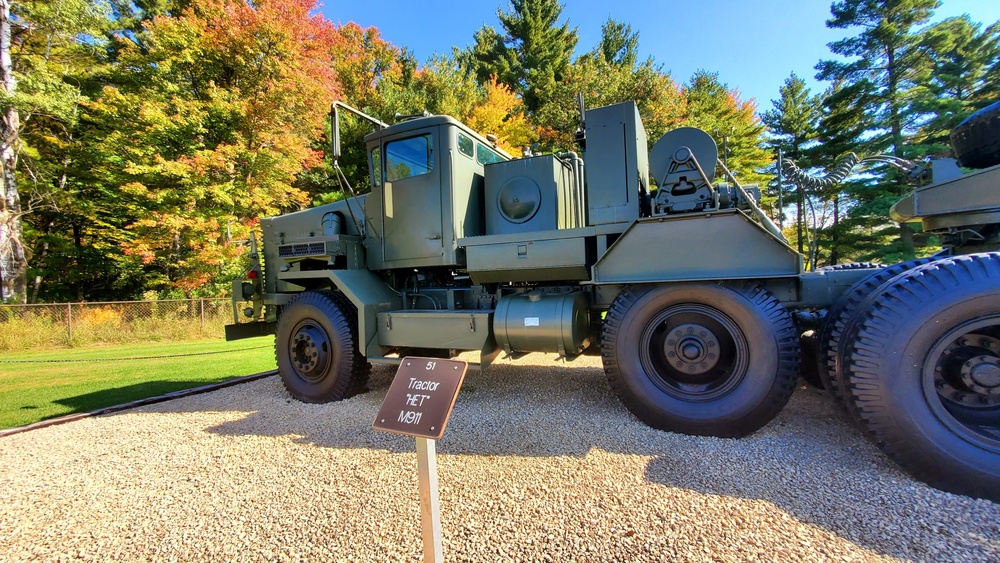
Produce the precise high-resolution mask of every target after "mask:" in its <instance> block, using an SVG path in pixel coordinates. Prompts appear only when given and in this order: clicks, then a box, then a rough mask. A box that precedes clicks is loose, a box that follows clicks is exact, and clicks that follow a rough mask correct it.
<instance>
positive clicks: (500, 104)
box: [468, 76, 537, 153]
mask: <svg viewBox="0 0 1000 563" xmlns="http://www.w3.org/2000/svg"><path fill="white" fill-rule="evenodd" d="M522 107H523V106H522V104H521V100H520V98H518V97H517V94H515V93H514V92H513V91H512V90H511V89H510V88H508V87H507V86H506V85H504V84H500V83H499V82H497V78H496V77H495V76H494V77H492V78H491V79H490V81H489V82H488V83H486V85H485V86H484V96H483V100H482V101H481V102H480V103H479V104H477V105H476V106H475V107H473V109H472V114H471V115H470V116H469V118H468V125H469V127H471V128H472V129H473V130H475V131H478V132H480V133H482V134H484V135H486V134H490V133H492V134H494V135H496V136H497V139H498V141H497V144H499V145H500V148H502V149H503V150H505V151H507V152H513V153H517V152H520V151H518V150H516V149H517V148H519V147H524V146H528V145H531V143H533V142H534V141H535V139H537V136H536V134H535V132H534V130H533V128H532V127H531V125H529V124H528V121H527V119H525V116H524V112H523V109H522Z"/></svg>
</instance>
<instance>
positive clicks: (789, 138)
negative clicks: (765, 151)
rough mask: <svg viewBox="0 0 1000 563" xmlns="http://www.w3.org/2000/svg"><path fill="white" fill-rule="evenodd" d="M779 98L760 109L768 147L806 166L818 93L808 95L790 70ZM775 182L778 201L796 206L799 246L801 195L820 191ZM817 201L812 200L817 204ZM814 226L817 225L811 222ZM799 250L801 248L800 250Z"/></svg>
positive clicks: (815, 124) (813, 137) (816, 121)
mask: <svg viewBox="0 0 1000 563" xmlns="http://www.w3.org/2000/svg"><path fill="white" fill-rule="evenodd" d="M778 91H779V93H780V94H781V98H780V99H778V100H771V104H772V106H773V109H771V110H768V111H766V112H764V113H763V114H762V115H761V119H762V121H763V122H764V125H766V126H767V128H768V131H769V133H770V134H771V138H770V140H769V141H768V143H767V145H768V147H769V148H770V149H771V150H773V151H777V150H780V151H781V152H782V156H783V158H787V159H791V160H793V161H794V162H795V163H796V164H797V165H798V166H799V167H800V168H802V169H806V168H809V166H810V163H809V160H808V158H806V153H805V149H806V145H807V144H808V143H811V142H813V141H815V140H816V138H817V135H818V131H817V127H818V125H819V118H820V99H819V96H813V95H810V92H809V88H807V87H806V83H805V81H804V80H802V79H801V78H799V77H798V76H796V75H795V73H794V72H793V73H792V74H791V75H790V76H789V77H788V78H786V79H785V84H784V85H783V86H782V87H781V88H779V90H778ZM788 185H789V186H792V188H793V189H787V188H786V186H775V188H776V189H780V190H782V194H781V195H782V204H783V205H784V204H787V203H788V202H792V201H794V202H795V208H796V226H797V228H796V231H795V232H796V240H797V241H798V243H799V245H800V247H801V246H802V244H803V235H802V230H803V221H804V219H805V215H806V214H805V203H806V202H805V197H806V196H807V195H808V197H817V199H821V194H806V193H804V190H803V188H802V187H800V186H793V185H791V184H788ZM818 204H819V202H818V201H817V202H815V204H814V206H815V205H818ZM777 213H781V214H784V209H778V210H777ZM813 227H814V229H815V228H816V227H817V225H815V224H814V225H813ZM800 252H801V250H800Z"/></svg>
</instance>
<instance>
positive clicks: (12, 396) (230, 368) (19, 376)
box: [0, 336, 275, 428]
mask: <svg viewBox="0 0 1000 563" xmlns="http://www.w3.org/2000/svg"><path fill="white" fill-rule="evenodd" d="M148 356H166V357H162V358H148V359H122V358H136V357H148ZM40 360H67V361H59V362H43V361H40ZM274 367H275V363H274V337H271V336H265V337H260V338H248V339H246V340H238V341H235V342H226V341H224V340H189V341H182V342H158V343H153V344H142V345H136V344H128V345H116V346H93V347H86V348H74V349H64V350H49V351H45V352H36V351H33V352H16V353H10V352H8V353H4V354H2V355H0V428H9V427H12V426H23V425H25V424H31V423H33V422H38V421H40V420H45V419H47V418H52V417H56V416H63V415H67V414H72V413H78V412H87V411H92V410H95V409H99V408H103V407H109V406H113V405H119V404H122V403H127V402H129V401H135V400H138V399H145V398H148V397H155V396H157V395H162V394H164V393H169V392H172V391H178V390H181V389H190V388H192V387H198V386H201V385H207V384H209V383H216V382H219V381H225V380H227V379H232V378H234V377H240V376H244V375H250V374H253V373H259V372H262V371H267V370H270V369H274Z"/></svg>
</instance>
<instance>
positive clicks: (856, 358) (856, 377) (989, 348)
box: [849, 253, 1000, 501]
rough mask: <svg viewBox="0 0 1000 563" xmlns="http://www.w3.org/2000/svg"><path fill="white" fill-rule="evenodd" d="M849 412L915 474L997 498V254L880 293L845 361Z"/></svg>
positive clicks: (918, 273)
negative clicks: (846, 361) (848, 379)
mask: <svg viewBox="0 0 1000 563" xmlns="http://www.w3.org/2000/svg"><path fill="white" fill-rule="evenodd" d="M850 361H851V366H852V369H851V373H850V388H849V389H850V393H851V399H852V402H853V405H854V410H855V413H856V414H857V415H858V416H859V417H860V419H861V422H862V424H863V425H864V426H865V427H866V429H867V430H868V431H869V432H870V433H871V435H872V436H873V438H874V439H875V442H876V443H877V444H878V445H879V447H881V448H882V449H883V450H884V451H885V452H886V453H887V454H888V455H889V456H890V457H892V458H893V459H894V460H896V462H898V463H899V464H900V465H901V466H902V467H903V468H904V469H905V470H906V471H908V472H909V473H911V474H912V475H913V476H915V477H917V478H918V479H921V480H923V481H926V482H927V483H929V484H931V485H933V486H935V487H938V488H940V489H943V490H946V491H950V492H954V493H959V494H964V495H971V496H977V497H983V498H989V499H992V500H994V501H1000V253H988V254H971V255H967V256H958V257H954V258H947V259H942V260H938V261H936V262H933V263H931V264H928V265H926V266H922V267H920V268H917V269H914V270H911V271H909V272H907V273H906V274H904V275H902V276H900V277H899V278H897V279H895V280H894V281H892V282H891V283H888V284H886V285H885V286H883V287H882V288H881V289H880V290H879V292H878V294H877V296H876V298H875V299H874V302H873V305H872V307H871V308H870V310H868V311H867V312H866V313H865V314H864V315H863V318H862V321H861V326H860V330H859V331H858V336H857V338H856V341H855V345H854V347H853V350H852V352H851V354H850Z"/></svg>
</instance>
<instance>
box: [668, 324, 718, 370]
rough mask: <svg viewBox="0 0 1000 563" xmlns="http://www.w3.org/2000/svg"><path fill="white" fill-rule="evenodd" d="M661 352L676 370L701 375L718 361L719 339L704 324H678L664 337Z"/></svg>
mask: <svg viewBox="0 0 1000 563" xmlns="http://www.w3.org/2000/svg"><path fill="white" fill-rule="evenodd" d="M663 353H664V354H665V355H666V357H667V361H668V362H669V363H670V365H671V366H673V367H674V368H676V369H677V370H678V371H680V372H682V373H685V374H688V375H702V374H704V373H706V372H708V371H710V370H711V369H713V368H714V367H715V366H716V364H718V362H719V339H718V338H717V337H716V336H715V334H714V333H712V331H711V330H709V329H707V328H705V327H704V326H701V325H698V324H683V325H678V326H676V327H674V328H673V329H672V330H671V332H670V334H669V335H667V337H666V339H664V343H663Z"/></svg>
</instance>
